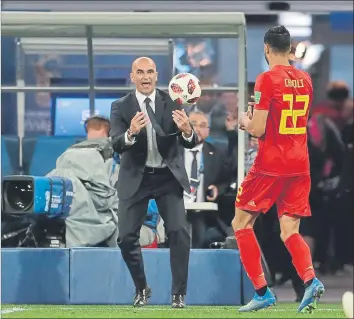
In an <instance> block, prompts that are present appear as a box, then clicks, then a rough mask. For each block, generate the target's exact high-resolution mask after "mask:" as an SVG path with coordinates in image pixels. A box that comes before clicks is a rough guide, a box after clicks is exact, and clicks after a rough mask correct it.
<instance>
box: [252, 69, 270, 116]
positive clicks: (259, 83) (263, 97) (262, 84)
mask: <svg viewBox="0 0 354 319" xmlns="http://www.w3.org/2000/svg"><path fill="white" fill-rule="evenodd" d="M272 94H273V90H272V81H271V79H270V77H269V75H268V74H267V73H262V74H261V75H259V76H258V77H257V79H256V84H255V87H254V102H255V105H254V108H255V109H256V110H265V111H269V107H270V102H271V100H272Z"/></svg>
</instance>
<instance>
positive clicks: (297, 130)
mask: <svg viewBox="0 0 354 319" xmlns="http://www.w3.org/2000/svg"><path fill="white" fill-rule="evenodd" d="M283 101H284V102H288V103H289V109H286V110H282V111H281V118H280V125H279V134H282V135H290V134H291V135H301V134H305V133H306V126H300V127H299V126H297V120H298V117H301V116H305V115H306V113H307V109H308V107H309V103H310V97H309V95H293V94H284V95H283ZM294 104H296V105H297V104H300V105H302V107H301V108H299V109H295V110H294ZM288 118H291V120H292V127H287V119H288Z"/></svg>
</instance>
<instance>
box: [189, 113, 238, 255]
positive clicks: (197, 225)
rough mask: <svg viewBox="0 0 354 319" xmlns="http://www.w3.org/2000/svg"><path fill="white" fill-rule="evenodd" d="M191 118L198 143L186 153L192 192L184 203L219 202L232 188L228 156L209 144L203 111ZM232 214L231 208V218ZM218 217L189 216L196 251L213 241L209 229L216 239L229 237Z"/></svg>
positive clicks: (205, 213) (206, 214) (210, 215)
mask: <svg viewBox="0 0 354 319" xmlns="http://www.w3.org/2000/svg"><path fill="white" fill-rule="evenodd" d="M189 119H190V121H191V123H192V124H193V127H194V129H195V132H196V134H197V135H198V139H199V144H198V145H197V146H196V147H195V148H193V149H191V150H187V149H186V150H185V156H184V158H185V166H186V171H187V174H188V178H189V179H190V183H191V188H192V193H191V194H187V193H184V200H185V202H205V201H211V202H216V201H217V200H218V199H220V197H221V196H222V195H223V194H224V193H225V191H226V190H227V189H228V187H229V185H230V170H229V167H230V165H229V163H228V159H227V156H226V154H225V153H223V152H222V151H221V150H220V149H218V148H216V147H215V146H214V145H213V144H211V143H209V142H207V141H206V138H207V137H208V136H209V121H208V117H207V116H206V115H205V114H204V113H201V112H191V113H190V115H189ZM233 213H234V212H233V209H232V212H231V216H232V215H233ZM231 216H230V218H231V219H232V217H231ZM218 218H219V217H218V213H215V212H210V213H209V212H203V213H195V214H194V213H191V214H188V219H189V221H190V223H191V226H192V247H193V248H207V247H208V246H209V244H210V242H211V241H213V240H214V238H208V236H207V231H208V230H209V228H213V230H212V231H213V236H212V237H215V233H216V236H217V237H221V240H224V239H225V237H227V235H228V234H226V233H225V230H223V229H221V228H220V225H218V223H219V222H220V220H218ZM231 219H230V222H231ZM227 225H230V223H229V224H227ZM226 227H227V226H226ZM214 228H215V229H214ZM210 231H211V230H210ZM230 231H231V228H230Z"/></svg>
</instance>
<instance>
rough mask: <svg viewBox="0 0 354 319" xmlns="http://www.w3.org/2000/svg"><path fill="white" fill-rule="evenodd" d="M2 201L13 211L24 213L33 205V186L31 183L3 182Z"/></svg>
mask: <svg viewBox="0 0 354 319" xmlns="http://www.w3.org/2000/svg"><path fill="white" fill-rule="evenodd" d="M4 199H5V202H6V204H7V205H8V206H9V208H11V210H13V211H26V210H28V209H29V208H31V206H32V204H33V184H32V182H31V181H5V182H4Z"/></svg>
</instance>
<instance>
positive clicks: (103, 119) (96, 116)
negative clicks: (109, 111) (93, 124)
mask: <svg viewBox="0 0 354 319" xmlns="http://www.w3.org/2000/svg"><path fill="white" fill-rule="evenodd" d="M91 120H101V121H105V122H107V123H108V125H109V126H110V125H111V121H110V120H109V118H108V117H107V116H104V115H97V114H96V115H92V116H90V117H89V118H87V119H86V120H85V122H84V128H85V132H86V133H87V124H88V123H89V122H90V121H91Z"/></svg>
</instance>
